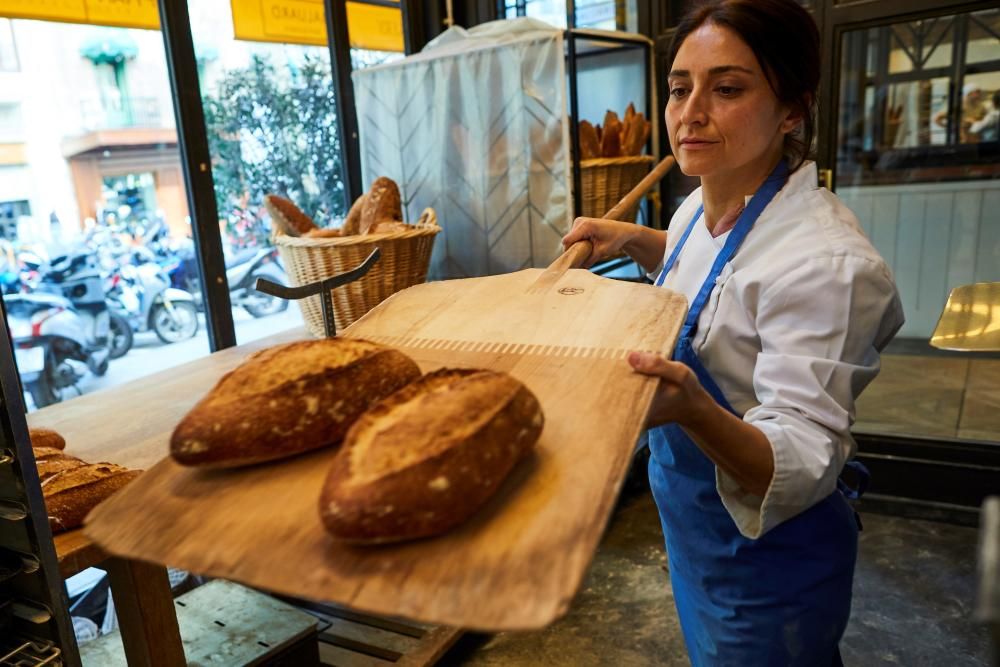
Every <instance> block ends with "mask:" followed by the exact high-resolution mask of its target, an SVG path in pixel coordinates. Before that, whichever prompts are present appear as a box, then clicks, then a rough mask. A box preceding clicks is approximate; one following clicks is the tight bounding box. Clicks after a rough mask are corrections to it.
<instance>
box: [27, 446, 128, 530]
mask: <svg viewBox="0 0 1000 667" xmlns="http://www.w3.org/2000/svg"><path fill="white" fill-rule="evenodd" d="M141 474H142V471H141V470H129V469H127V468H123V467H121V466H118V465H115V464H113V463H93V464H88V465H82V466H79V467H76V468H73V469H72V470H64V471H63V472H60V473H58V474H56V475H53V476H52V477H50V478H49V479H47V480H46V481H44V482H43V483H42V495H43V497H44V498H45V509H46V511H47V512H48V515H49V527H50V528H51V529H52V532H54V533H58V532H62V531H66V530H72V529H74V528H79V527H80V526H82V525H83V520H84V518H85V517H86V516H87V514H88V513H89V512H90V510H92V509H93V508H94V507H96V506H97V505H98V504H100V503H101V502H102V501H104V500H105V499H106V498H108V497H109V496H110V495H111V494H113V493H114V492H116V491H118V490H119V489H121V488H122V487H124V486H125V485H127V484H128V483H129V482H131V481H132V480H133V479H135V478H136V477H138V476H139V475H141Z"/></svg>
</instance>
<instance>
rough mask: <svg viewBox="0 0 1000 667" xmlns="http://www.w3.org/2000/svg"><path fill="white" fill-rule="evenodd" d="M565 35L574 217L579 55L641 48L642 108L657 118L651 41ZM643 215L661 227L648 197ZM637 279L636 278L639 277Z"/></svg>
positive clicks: (605, 269)
mask: <svg viewBox="0 0 1000 667" xmlns="http://www.w3.org/2000/svg"><path fill="white" fill-rule="evenodd" d="M569 4H570V6H569V8H568V17H567V21H568V23H569V25H573V11H572V2H571V3H569ZM564 35H565V41H566V68H567V72H566V73H567V78H568V93H569V100H568V101H569V132H570V144H571V154H572V169H573V215H574V217H575V216H577V215H580V211H581V210H582V208H583V206H582V196H583V193H582V178H581V169H580V159H579V155H580V133H579V123H580V121H581V120H582V119H581V118H580V82H579V68H578V66H579V61H580V60H581V59H590V58H601V57H602V56H607V55H609V54H616V53H621V52H622V51H623V50H638V51H641V53H642V62H643V68H644V71H643V77H642V80H643V83H644V86H645V89H644V91H643V93H644V97H645V104H644V105H643V109H642V111H643V113H644V114H645V116H646V118H647V119H648V120H649V121H650V122H652V123H653V124H654V127H655V124H656V122H657V119H656V118H654V117H653V115H654V113H655V112H654V109H655V106H654V99H653V97H654V96H653V93H654V87H653V80H652V78H653V71H652V68H653V65H652V51H653V44H652V43H651V42H650V41H648V40H647V39H646V38H645V37H643V36H641V35H635V36H630V35H625V34H621V35H619V34H615V33H612V32H607V31H594V30H587V29H580V28H571V29H568V30H566V31H565V33H564ZM617 111H619V112H620V111H621V109H618V110H617ZM656 136H657V133H656V132H653V133H652V134H651V135H650V138H649V141H648V142H647V144H646V147H647V150H648V151H649V154H651V155H654V156H656V150H655V149H656V141H655V139H654V138H655V137H656ZM661 187H662V184H661ZM642 216H643V220H644V221H645V222H646V224H647V225H650V226H652V227H657V228H661V227H662V226H663V225H662V221H660V220H658V219H655V216H654V215H653V207H652V205H651V204H650V202H649V201H648V200H644V201H643V203H642ZM631 263H632V260H631V259H630V258H628V257H625V258H617V259H612V260H609V261H607V262H602V263H601V264H598V265H596V266H595V267H593V269H592V270H593V271H594V273H597V274H602V275H603V274H607V273H610V272H613V271H616V270H618V269H621V268H623V267H625V266H628V265H629V264H631ZM636 279H637V280H639V279H641V278H636Z"/></svg>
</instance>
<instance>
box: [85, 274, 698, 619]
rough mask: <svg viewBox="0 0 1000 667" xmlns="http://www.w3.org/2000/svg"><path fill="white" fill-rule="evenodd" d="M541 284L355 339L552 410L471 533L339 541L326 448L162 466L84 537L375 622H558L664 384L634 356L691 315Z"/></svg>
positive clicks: (469, 284) (408, 309)
mask: <svg viewBox="0 0 1000 667" xmlns="http://www.w3.org/2000/svg"><path fill="white" fill-rule="evenodd" d="M539 273H540V271H538V270H527V271H522V272H519V273H515V274H510V275H507V276H495V277H491V278H477V279H469V280H462V281H446V282H439V283H430V284H426V285H420V286H417V287H414V288H410V289H409V290H406V291H404V292H401V293H399V294H397V295H395V296H393V297H392V298H390V299H389V300H387V301H386V302H384V303H383V304H382V305H380V306H379V307H378V308H376V309H375V310H373V311H372V312H371V313H369V314H368V315H366V316H365V317H364V318H363V319H362V320H360V321H358V322H357V323H355V324H354V325H353V326H352V327H350V328H349V329H348V330H347V331H346V332H345V335H346V336H350V337H359V338H367V339H371V340H376V341H380V342H385V343H389V344H392V345H395V346H397V347H399V348H400V349H402V350H403V351H404V352H406V353H408V354H410V355H411V356H412V357H413V358H414V359H416V360H417V362H418V363H419V364H420V366H421V368H422V369H423V370H425V371H428V370H432V369H435V368H439V367H441V366H466V367H483V368H492V369H496V370H502V371H506V372H509V373H511V374H512V375H513V376H515V377H517V378H518V379H520V380H521V381H523V382H524V383H525V384H526V385H527V386H528V387H529V388H530V389H531V390H532V391H534V392H535V394H536V395H537V396H538V398H539V400H540V401H541V404H542V407H543V409H544V411H545V416H546V424H545V429H544V431H543V433H542V436H541V439H540V440H539V443H538V446H537V448H536V451H535V453H534V454H533V455H532V456H531V457H530V458H529V459H528V460H527V461H525V462H524V463H523V464H521V465H520V466H519V467H518V468H517V469H516V470H515V471H514V473H513V475H512V476H511V478H510V479H509V480H508V481H507V482H506V483H505V485H504V486H503V487H502V489H501V491H500V492H499V493H498V494H497V496H495V497H494V498H493V499H492V500H491V501H490V502H489V503H488V505H487V506H486V507H484V508H483V509H482V510H481V511H479V512H478V513H477V514H476V515H475V516H474V517H473V518H472V519H471V520H470V521H469V522H468V523H466V524H465V525H463V526H461V527H460V528H459V529H457V530H455V531H453V532H451V533H449V534H447V535H444V536H441V537H438V538H434V539H427V540H421V541H416V542H411V543H406V544H401V545H395V546H383V547H378V548H357V547H347V546H344V545H341V544H338V543H335V542H334V541H332V540H331V539H329V538H328V537H327V536H326V534H325V533H324V531H323V529H322V525H321V523H320V519H319V513H318V498H319V492H320V487H321V484H322V482H323V479H324V478H325V475H326V472H327V469H328V467H329V463H330V460H331V458H332V456H333V455H334V453H335V452H334V451H333V450H326V451H320V452H316V453H313V454H309V455H306V456H301V457H298V458H294V459H290V460H287V461H285V462H282V463H280V464H276V465H262V466H256V467H251V468H245V469H240V470H234V471H200V470H192V469H187V468H183V467H182V466H179V465H177V464H176V463H174V462H173V461H172V460H170V459H165V460H163V461H161V462H160V463H158V464H157V465H155V466H154V467H153V468H152V469H150V470H149V472H148V473H147V474H146V475H144V476H143V477H142V478H141V480H140V481H139V482H138V483H136V484H133V485H131V486H130V487H128V488H126V489H125V490H123V491H122V492H120V493H119V494H117V495H116V496H115V497H113V498H112V499H110V500H109V501H107V502H105V503H104V504H102V505H101V506H100V507H99V508H98V509H97V510H95V512H93V513H92V514H91V516H90V517H89V519H88V523H87V526H86V529H85V530H86V533H87V535H88V536H90V537H91V538H92V539H94V540H95V541H96V542H97V543H98V544H99V545H100V546H101V547H102V548H103V549H105V550H106V551H108V552H109V553H113V554H116V555H120V556H126V557H131V558H137V559H143V560H149V561H153V562H157V563H164V564H169V565H171V566H174V567H180V568H184V569H188V570H191V571H194V572H199V573H202V574H207V575H213V576H220V577H227V578H231V579H235V580H238V581H242V582H245V583H249V584H251V585H254V586H259V587H261V588H266V589H270V590H274V591H278V592H281V593H286V594H289V595H295V596H301V597H307V598H313V599H322V600H330V601H335V602H338V603H341V604H345V605H348V606H351V607H354V608H356V609H360V610H363V611H368V612H372V613H377V614H387V615H393V616H403V617H407V618H413V619H416V620H419V621H423V622H428V623H441V624H445V625H451V626H458V627H464V628H475V629H483V630H506V629H529V628H538V627H541V626H544V625H546V624H548V623H550V622H551V621H553V620H554V619H556V618H557V617H559V616H560V615H562V614H563V613H565V612H566V610H567V609H568V607H569V604H570V601H571V600H572V598H573V596H574V594H575V592H576V590H577V588H578V587H579V585H580V582H581V580H582V577H583V575H584V572H585V570H586V567H587V565H588V564H589V562H590V560H591V558H592V556H593V553H594V550H595V549H596V547H597V543H598V541H599V539H600V536H601V534H602V532H603V529H604V527H605V525H606V523H607V520H608V518H609V516H610V513H611V509H612V507H613V505H614V502H615V499H616V497H617V493H618V490H619V488H620V485H621V482H622V480H623V478H624V475H625V473H626V471H627V468H628V464H629V462H630V460H631V454H632V451H633V448H634V445H635V442H636V439H637V438H638V436H639V434H640V431H641V429H642V426H643V421H644V419H645V415H646V412H647V410H648V407H649V402H650V400H651V399H652V393H653V390H654V388H655V381H654V380H652V379H650V378H647V377H644V376H640V375H638V374H635V373H633V372H632V371H631V369H630V368H629V366H628V364H627V361H626V360H625V357H626V355H627V353H628V351H629V350H633V349H646V350H658V351H663V352H669V350H670V349H671V348H672V346H673V344H674V341H675V339H676V336H677V333H678V330H679V328H680V324H681V321H682V320H683V317H684V314H685V310H686V303H685V301H684V299H683V297H680V296H678V295H676V294H673V293H671V292H669V291H667V290H664V289H658V288H654V287H652V286H648V285H638V284H630V283H624V282H617V281H611V280H606V279H602V278H598V277H596V276H594V275H592V274H590V273H589V272H587V271H580V270H574V271H570V272H568V273H567V274H566V275H564V276H563V277H562V279H560V280H559V281H558V283H557V284H556V285H555V286H554V287H553V288H552V289H550V290H548V291H545V292H541V293H530V294H529V287H530V286H531V285H532V283H533V282H534V280H535V278H536V277H537V276H538V275H539ZM204 388H205V389H207V388H208V387H207V386H205V387H204ZM192 389H193V388H192ZM199 395H200V394H199ZM176 417H179V415H176ZM175 422H176V419H174V420H173V421H172V422H171V423H170V424H169V427H170V428H172V426H173V423H175ZM167 426H168V424H167V423H164V424H163V425H162V430H161V433H160V436H158V437H160V438H162V439H163V440H162V446H163V447H165V446H166V445H165V443H166V439H167V438H169V434H170V428H167ZM157 430H160V429H157ZM151 437H153V436H151Z"/></svg>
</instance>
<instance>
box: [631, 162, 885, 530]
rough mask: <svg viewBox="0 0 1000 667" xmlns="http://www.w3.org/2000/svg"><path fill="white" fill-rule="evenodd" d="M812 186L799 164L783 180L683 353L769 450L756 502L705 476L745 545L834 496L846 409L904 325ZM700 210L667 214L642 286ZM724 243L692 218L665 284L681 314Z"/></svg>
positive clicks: (869, 250)
mask: <svg viewBox="0 0 1000 667" xmlns="http://www.w3.org/2000/svg"><path fill="white" fill-rule="evenodd" d="M816 183H817V178H816V165H815V164H814V163H812V162H807V163H805V164H804V165H802V167H800V168H799V169H798V170H796V171H795V173H793V174H792V175H791V176H790V177H789V179H788V182H787V183H786V184H785V187H783V188H782V189H781V191H780V192H778V194H777V195H775V197H774V199H773V200H771V202H770V204H768V206H767V208H765V209H764V211H763V212H762V213H761V215H760V217H759V218H758V219H757V222H756V223H755V224H754V226H753V228H752V229H751V231H750V233H749V235H748V236H747V237H746V239H745V240H744V241H743V244H742V246H741V247H740V248H739V250H737V252H736V255H735V256H734V257H733V258H732V260H730V262H729V263H728V264H726V266H725V267H723V269H722V272H721V274H720V275H719V277H718V278H717V279H716V285H715V288H714V289H713V290H712V294H711V296H710V297H709V300H708V303H706V304H705V308H704V310H703V311H702V313H701V316H700V317H699V319H698V330H697V333H696V334H695V337H694V339H693V341H692V345H693V347H694V350H695V352H696V353H697V354H698V358H699V359H700V360H701V362H702V364H703V365H704V366H705V368H706V369H707V370H708V372H709V373H710V374H711V375H712V377H713V378H714V379H715V381H716V383H717V384H718V385H719V388H720V389H721V390H722V393H723V395H724V396H725V397H726V399H727V400H728V401H729V403H730V404H731V405H732V406H733V407H734V408H735V410H736V411H737V412H738V413H739V414H742V415H743V420H744V421H746V422H748V423H750V424H753V425H754V426H756V427H757V428H758V429H760V430H761V431H763V433H764V435H765V436H766V437H767V439H768V441H769V442H770V443H771V449H772V452H773V454H774V477H773V478H772V481H771V485H770V486H769V487H768V490H767V493H766V495H765V496H764V497H763V498H762V497H760V496H758V495H754V494H751V493H748V492H746V491H744V490H743V489H742V488H741V487H740V486H739V485H738V484H737V483H736V482H735V480H733V479H732V478H731V477H730V476H729V475H727V474H726V473H725V472H723V471H722V470H719V469H718V468H716V486H717V488H718V491H719V496H720V497H721V498H722V502H723V504H724V505H725V507H726V509H727V510H728V511H729V513H730V515H731V516H732V517H733V520H734V521H735V522H736V525H737V527H738V528H739V530H740V532H741V533H742V534H743V535H745V536H746V537H749V538H757V537H760V536H761V535H763V534H764V533H765V532H767V531H768V530H769V529H771V528H773V527H774V526H776V525H778V524H780V523H781V522H782V521H785V520H786V519H789V518H791V517H793V516H795V515H796V514H799V513H800V512H802V511H804V510H806V509H808V508H809V507H811V506H812V505H813V504H815V503H817V502H819V501H820V500H822V499H824V498H825V497H826V496H828V495H830V493H832V492H833V490H834V489H835V488H836V483H837V478H838V476H839V475H840V472H841V470H842V468H843V467H844V463H845V462H846V461H847V460H848V459H850V458H851V457H852V456H853V455H854V453H855V451H856V450H857V444H856V443H855V442H854V438H853V437H852V436H851V433H850V427H851V424H853V422H854V415H855V410H854V402H855V400H856V399H857V397H858V395H859V394H860V393H861V390H862V389H864V388H865V387H866V386H867V385H868V383H869V382H871V381H872V380H873V379H874V378H875V376H876V375H877V374H878V371H879V352H880V351H881V350H882V348H884V347H885V345H886V344H887V343H888V342H889V340H890V339H891V338H892V336H893V335H894V334H895V333H896V331H898V330H899V327H900V326H902V324H903V309H902V304H901V303H900V300H899V293H898V292H897V290H896V285H895V282H894V281H893V278H892V274H891V272H890V270H889V267H888V266H887V265H886V263H885V261H884V260H883V259H882V257H881V256H880V255H879V254H878V251H876V250H875V248H873V247H872V245H871V243H869V241H868V239H867V237H866V236H865V234H864V232H863V231H862V230H861V228H860V226H859V225H858V221H857V218H855V216H854V214H853V213H852V212H851V211H850V209H848V208H847V206H845V205H844V203H843V202H841V201H840V199H839V198H837V196H836V195H834V194H833V193H831V192H830V191H829V190H826V189H824V188H819V187H818V186H817V185H816ZM701 203H702V198H701V188H698V189H697V190H695V191H694V192H692V193H691V195H690V196H688V198H687V199H686V200H685V201H684V203H683V204H681V206H680V208H679V209H678V210H677V212H676V213H675V214H674V216H673V218H672V219H671V221H670V226H669V227H668V230H667V244H666V252H665V254H664V262H661V264H660V266H659V267H658V268H657V269H656V271H654V272H652V273H650V274H649V275H650V277H651V278H653V279H655V278H656V277H657V276H658V275H659V273H660V271H661V270H662V267H663V264H664V263H665V260H666V258H667V257H669V256H670V253H671V252H672V251H673V249H674V247H675V246H676V244H677V242H678V241H679V240H680V237H681V236H682V235H683V233H684V230H685V229H686V228H687V226H688V224H690V222H691V218H692V216H693V215H694V214H695V212H696V211H697V209H698V206H699V205H701ZM728 235H729V234H728V232H727V233H726V234H724V235H721V236H719V237H718V238H715V239H713V238H712V235H711V234H710V233H709V231H708V228H707V226H706V224H705V219H704V215H702V216H701V217H700V218H699V219H698V222H697V224H696V225H695V228H694V230H692V232H691V235H690V237H689V238H688V240H687V242H686V243H685V245H684V247H683V248H682V249H681V253H680V255H679V256H678V258H677V261H676V262H675V266H674V267H673V268H672V269H671V271H670V273H669V274H668V275H667V276H666V279H665V280H664V286H665V287H667V288H669V289H673V290H674V291H677V292H680V293H682V294H684V295H685V296H686V297H687V298H688V302H689V303H690V302H693V301H694V298H695V295H696V294H697V293H698V290H699V288H700V287H701V285H702V283H703V282H704V280H705V278H706V277H707V276H708V273H709V270H710V268H711V266H712V263H713V261H714V260H715V256H716V254H717V253H718V252H719V250H721V248H722V246H723V245H724V244H725V241H726V238H727V237H728Z"/></svg>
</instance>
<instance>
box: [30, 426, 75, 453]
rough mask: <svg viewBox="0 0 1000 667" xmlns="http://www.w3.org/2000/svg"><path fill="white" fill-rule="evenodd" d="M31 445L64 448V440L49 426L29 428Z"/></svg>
mask: <svg viewBox="0 0 1000 667" xmlns="http://www.w3.org/2000/svg"><path fill="white" fill-rule="evenodd" d="M28 435H29V436H30V437H31V446H32V447H48V448H51V449H66V440H64V439H63V437H62V436H61V435H59V434H58V433H56V432H55V431H53V430H52V429H50V428H29V429H28Z"/></svg>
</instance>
